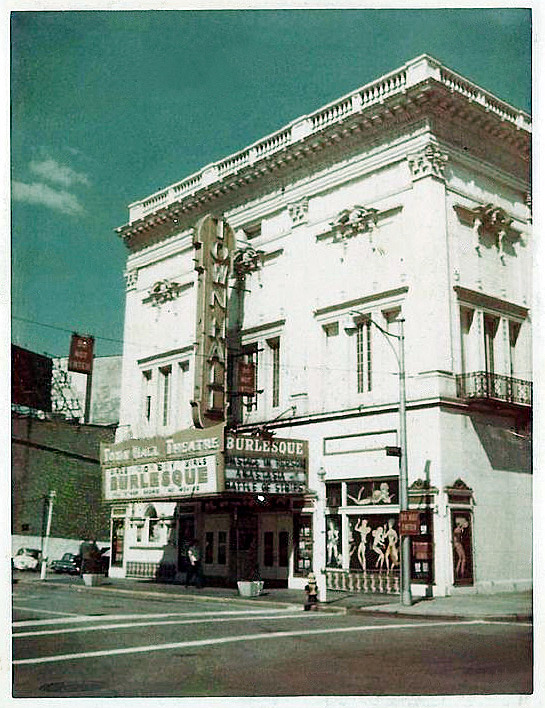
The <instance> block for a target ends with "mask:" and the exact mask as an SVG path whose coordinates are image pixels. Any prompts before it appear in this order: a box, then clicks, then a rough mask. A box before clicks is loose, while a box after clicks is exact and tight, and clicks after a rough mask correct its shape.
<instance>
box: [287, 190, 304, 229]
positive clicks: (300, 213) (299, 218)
mask: <svg viewBox="0 0 545 708" xmlns="http://www.w3.org/2000/svg"><path fill="white" fill-rule="evenodd" d="M288 213H289V215H290V219H291V223H292V225H293V226H299V224H305V223H306V222H307V220H308V199H307V198H306V197H305V198H304V199H300V200H299V201H298V202H293V203H292V204H288Z"/></svg>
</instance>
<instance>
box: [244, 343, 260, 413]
mask: <svg viewBox="0 0 545 708" xmlns="http://www.w3.org/2000/svg"><path fill="white" fill-rule="evenodd" d="M257 352H258V349H257V343H256V344H248V345H247V346H245V347H244V348H243V351H242V358H243V361H244V363H246V364H253V366H254V372H255V374H254V376H255V387H256V389H257V376H258V374H257ZM244 400H245V402H246V410H247V411H255V410H256V409H257V392H256V395H255V396H245V397H244Z"/></svg>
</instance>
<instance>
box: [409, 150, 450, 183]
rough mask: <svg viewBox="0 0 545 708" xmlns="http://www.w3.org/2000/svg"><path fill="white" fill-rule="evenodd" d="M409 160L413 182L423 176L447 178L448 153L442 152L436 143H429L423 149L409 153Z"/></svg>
mask: <svg viewBox="0 0 545 708" xmlns="http://www.w3.org/2000/svg"><path fill="white" fill-rule="evenodd" d="M407 160H408V163H409V169H410V170H411V175H412V180H413V182H416V181H417V180H419V179H422V178H423V177H435V178H436V179H440V180H444V179H445V167H446V164H447V162H448V155H446V154H445V153H443V152H441V151H440V150H439V148H438V147H437V146H436V145H427V146H426V147H425V148H424V149H423V150H420V151H419V152H415V153H412V154H410V155H407Z"/></svg>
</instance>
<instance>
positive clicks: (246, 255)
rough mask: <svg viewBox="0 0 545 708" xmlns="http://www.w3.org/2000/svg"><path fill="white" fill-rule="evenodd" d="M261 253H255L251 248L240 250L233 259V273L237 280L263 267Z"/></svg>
mask: <svg viewBox="0 0 545 708" xmlns="http://www.w3.org/2000/svg"><path fill="white" fill-rule="evenodd" d="M263 256H264V253H263V251H257V250H256V249H255V248H252V247H251V246H247V247H246V248H240V249H239V250H238V251H236V253H235V255H234V257H233V271H234V273H235V276H236V277H238V278H241V277H244V276H246V275H248V273H253V272H255V271H257V270H260V268H261V267H262V266H263Z"/></svg>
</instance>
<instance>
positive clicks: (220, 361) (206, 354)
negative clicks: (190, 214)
mask: <svg viewBox="0 0 545 708" xmlns="http://www.w3.org/2000/svg"><path fill="white" fill-rule="evenodd" d="M234 244H235V235H234V233H233V230H232V229H231V227H230V226H229V225H228V224H227V223H226V222H225V221H224V220H223V219H218V218H216V217H213V216H211V215H210V214H208V215H207V216H205V217H203V218H202V219H201V220H200V221H199V222H198V223H197V225H196V227H195V231H194V235H193V246H194V247H195V270H196V271H197V272H198V274H199V275H198V292H197V298H198V305H197V331H196V338H197V344H196V352H195V355H196V356H195V387H194V395H193V400H192V401H191V409H192V414H193V423H194V425H195V427H196V428H206V427H208V426H210V425H215V424H216V423H218V422H219V421H222V420H224V419H225V403H226V401H225V395H226V376H227V344H226V339H227V337H226V335H227V332H226V329H227V296H228V287H227V286H228V278H229V271H230V266H231V254H232V251H233V248H234Z"/></svg>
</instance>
